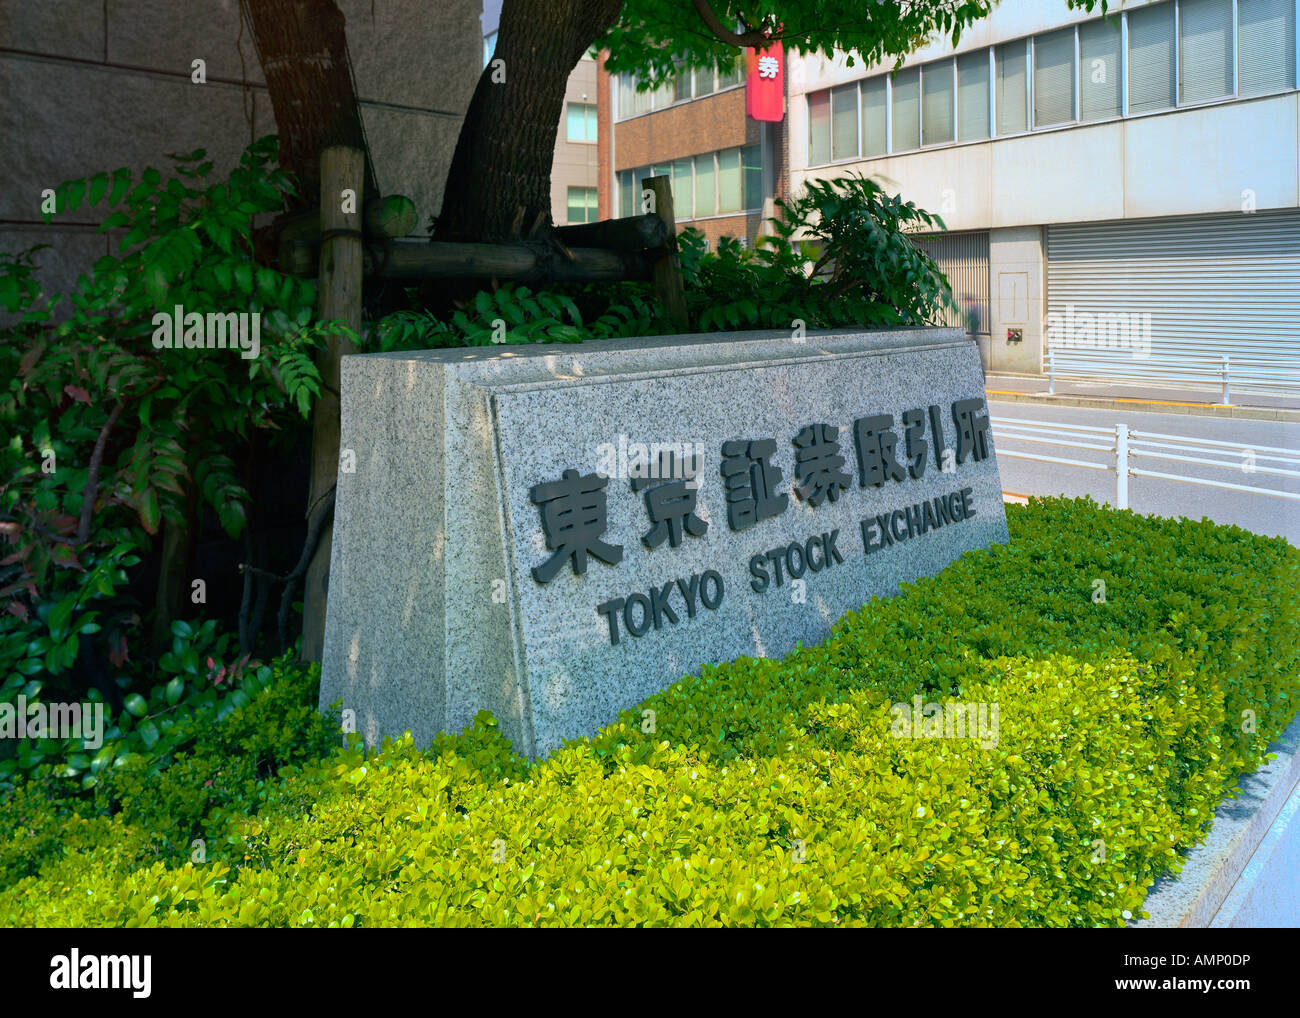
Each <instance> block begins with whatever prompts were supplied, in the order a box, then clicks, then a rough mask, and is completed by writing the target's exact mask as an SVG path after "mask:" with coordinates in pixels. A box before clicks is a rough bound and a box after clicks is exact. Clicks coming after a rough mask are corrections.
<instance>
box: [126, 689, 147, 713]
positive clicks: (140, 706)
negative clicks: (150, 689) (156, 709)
mask: <svg viewBox="0 0 1300 1018" xmlns="http://www.w3.org/2000/svg"><path fill="white" fill-rule="evenodd" d="M122 706H123V707H125V708H126V709H127V711H128V712H129V713H130V714H133V715H135V716H136V717H138V718H142V717H144V716H145V714H146V712H147V711H148V710H149V704H148V702H147V701H146V700H145V698H144V697H143V696H141V695H140V694H139V693H132V694H131V695H130V696H128V697H127V698H126V699H125V700H123V701H122Z"/></svg>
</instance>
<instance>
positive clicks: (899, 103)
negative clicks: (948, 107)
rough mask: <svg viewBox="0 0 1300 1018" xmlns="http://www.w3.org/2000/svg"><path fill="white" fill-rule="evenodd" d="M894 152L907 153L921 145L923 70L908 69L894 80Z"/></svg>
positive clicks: (902, 71) (916, 68) (900, 72)
mask: <svg viewBox="0 0 1300 1018" xmlns="http://www.w3.org/2000/svg"><path fill="white" fill-rule="evenodd" d="M893 91H894V110H893V113H894V145H893V151H895V152H905V151H907V150H908V149H911V148H919V147H920V145H921V70H920V68H918V67H908V68H905V69H904V70H901V71H899V72H898V74H897V75H896V76H895V78H894V89H893Z"/></svg>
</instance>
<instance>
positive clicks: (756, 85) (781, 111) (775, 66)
mask: <svg viewBox="0 0 1300 1018" xmlns="http://www.w3.org/2000/svg"><path fill="white" fill-rule="evenodd" d="M746 58H747V60H748V63H749V73H748V75H747V77H746V79H745V113H746V114H747V115H748V116H749V117H750V118H751V119H753V120H781V119H782V118H783V117H784V116H785V50H784V49H783V47H782V46H781V43H780V41H779V40H778V41H777V42H774V43H772V45H770V46H768V47H767V48H766V49H761V50H754V49H751V50H749V52H748V53H747V54H746Z"/></svg>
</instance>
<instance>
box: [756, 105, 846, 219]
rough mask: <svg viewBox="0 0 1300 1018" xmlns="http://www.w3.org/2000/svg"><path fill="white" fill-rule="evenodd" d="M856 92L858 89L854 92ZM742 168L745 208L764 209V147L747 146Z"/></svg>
mask: <svg viewBox="0 0 1300 1018" xmlns="http://www.w3.org/2000/svg"><path fill="white" fill-rule="evenodd" d="M854 91H856V89H855V90H854ZM740 167H741V173H742V174H743V177H744V179H743V180H742V181H741V184H742V186H743V187H744V194H743V195H742V198H743V200H744V208H746V209H761V208H762V207H763V146H762V145H746V146H745V147H744V148H742V149H741V150H740Z"/></svg>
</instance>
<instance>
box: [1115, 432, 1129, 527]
mask: <svg viewBox="0 0 1300 1018" xmlns="http://www.w3.org/2000/svg"><path fill="white" fill-rule="evenodd" d="M1115 508H1116V509H1127V508H1128V425H1127V424H1116V425H1115Z"/></svg>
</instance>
